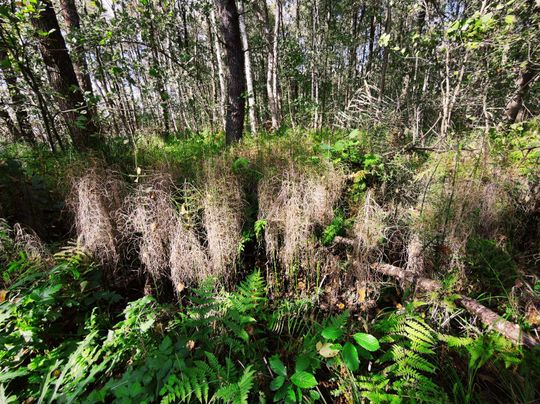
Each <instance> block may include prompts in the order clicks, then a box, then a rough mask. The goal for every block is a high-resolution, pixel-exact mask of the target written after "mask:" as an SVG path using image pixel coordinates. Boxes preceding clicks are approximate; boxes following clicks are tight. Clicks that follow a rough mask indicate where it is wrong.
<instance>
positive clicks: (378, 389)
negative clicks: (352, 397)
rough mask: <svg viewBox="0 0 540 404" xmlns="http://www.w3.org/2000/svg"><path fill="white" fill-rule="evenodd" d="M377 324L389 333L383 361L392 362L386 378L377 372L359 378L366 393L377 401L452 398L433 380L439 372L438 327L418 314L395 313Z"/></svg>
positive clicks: (382, 330)
mask: <svg viewBox="0 0 540 404" xmlns="http://www.w3.org/2000/svg"><path fill="white" fill-rule="evenodd" d="M375 328H376V329H378V330H379V331H380V332H381V333H383V334H385V336H384V338H381V341H384V342H386V343H389V344H390V348H389V349H388V350H387V352H386V353H385V354H384V355H383V356H382V357H381V358H380V359H379V362H380V363H389V364H388V365H387V366H386V367H385V368H384V369H383V370H382V372H381V374H382V375H384V376H385V377H384V378H381V377H380V376H381V374H376V375H374V376H367V377H366V376H362V377H360V378H359V379H358V384H357V385H358V387H359V388H360V389H361V390H362V396H364V397H366V398H368V399H369V400H371V401H374V402H381V401H390V402H394V401H396V400H398V398H399V397H409V398H410V399H411V400H413V401H418V402H445V401H448V399H447V397H446V395H445V393H444V392H443V391H442V390H441V388H440V387H439V386H437V384H435V383H434V382H433V380H432V377H433V376H434V375H435V374H436V372H437V365H436V363H434V361H435V360H434V356H435V349H434V348H435V346H436V343H437V334H436V333H435V331H433V329H432V328H431V327H430V326H429V325H428V324H426V322H425V321H424V320H423V319H421V318H420V317H418V316H415V315H414V314H403V315H397V314H393V315H391V316H389V317H388V318H385V319H383V320H381V321H379V322H378V323H377V324H376V325H375Z"/></svg>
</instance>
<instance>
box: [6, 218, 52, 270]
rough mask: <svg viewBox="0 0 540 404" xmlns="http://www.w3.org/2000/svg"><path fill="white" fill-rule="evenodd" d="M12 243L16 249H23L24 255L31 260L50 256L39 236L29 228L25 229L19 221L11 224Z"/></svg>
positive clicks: (44, 258)
mask: <svg viewBox="0 0 540 404" xmlns="http://www.w3.org/2000/svg"><path fill="white" fill-rule="evenodd" d="M13 233H14V238H13V240H14V245H15V249H16V250H17V251H24V253H25V254H26V256H27V257H28V258H29V259H30V260H33V261H43V260H47V259H49V258H50V257H51V254H50V253H49V251H48V250H47V248H46V247H45V244H43V242H42V241H41V239H40V238H39V236H38V235H37V234H36V233H35V232H34V231H33V230H31V229H26V228H24V227H23V226H21V225H20V224H19V223H16V224H15V225H14V226H13Z"/></svg>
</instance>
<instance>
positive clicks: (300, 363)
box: [294, 355, 310, 372]
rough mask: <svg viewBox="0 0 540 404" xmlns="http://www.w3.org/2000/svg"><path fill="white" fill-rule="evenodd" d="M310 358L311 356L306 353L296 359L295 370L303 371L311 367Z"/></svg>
mask: <svg viewBox="0 0 540 404" xmlns="http://www.w3.org/2000/svg"><path fill="white" fill-rule="evenodd" d="M309 364H310V360H309V357H307V356H306V355H301V356H299V357H298V358H297V359H296V366H295V367H294V370H296V371H297V372H298V371H301V370H306V369H307V368H308V367H309Z"/></svg>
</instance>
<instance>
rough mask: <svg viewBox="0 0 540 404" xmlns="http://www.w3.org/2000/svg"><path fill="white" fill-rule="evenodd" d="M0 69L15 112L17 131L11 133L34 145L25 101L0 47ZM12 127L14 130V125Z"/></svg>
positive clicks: (10, 66)
mask: <svg viewBox="0 0 540 404" xmlns="http://www.w3.org/2000/svg"><path fill="white" fill-rule="evenodd" d="M0 45H1V41H0ZM0 68H1V69H2V73H3V76H4V81H5V82H6V84H7V87H8V92H9V95H10V98H11V104H12V107H13V109H14V110H15V118H16V120H17V126H18V127H16V129H17V130H16V131H12V133H13V134H14V135H16V137H20V138H22V139H24V140H26V141H27V142H29V143H34V142H35V137H34V133H33V132H32V127H31V126H30V120H29V118H28V111H27V110H26V105H25V102H26V99H25V97H24V95H23V94H22V93H21V90H20V88H19V83H18V82H17V81H18V80H17V75H16V74H15V71H14V70H13V68H12V65H11V60H10V59H9V57H8V53H7V49H6V48H5V47H2V46H0ZM8 115H9V114H8ZM4 116H5V114H4ZM13 127H14V128H15V125H14V124H13Z"/></svg>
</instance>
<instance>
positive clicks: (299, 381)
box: [291, 371, 317, 389]
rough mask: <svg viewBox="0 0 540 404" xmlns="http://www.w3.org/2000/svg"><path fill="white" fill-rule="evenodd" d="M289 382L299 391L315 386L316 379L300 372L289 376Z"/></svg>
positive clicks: (309, 374)
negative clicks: (298, 388)
mask: <svg viewBox="0 0 540 404" xmlns="http://www.w3.org/2000/svg"><path fill="white" fill-rule="evenodd" d="M291 382H293V383H294V384H295V385H296V386H298V387H300V388H301V389H310V388H312V387H315V386H316V385H317V379H315V376H313V375H312V374H311V373H308V372H304V371H300V372H295V373H294V374H293V375H292V376H291Z"/></svg>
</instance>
